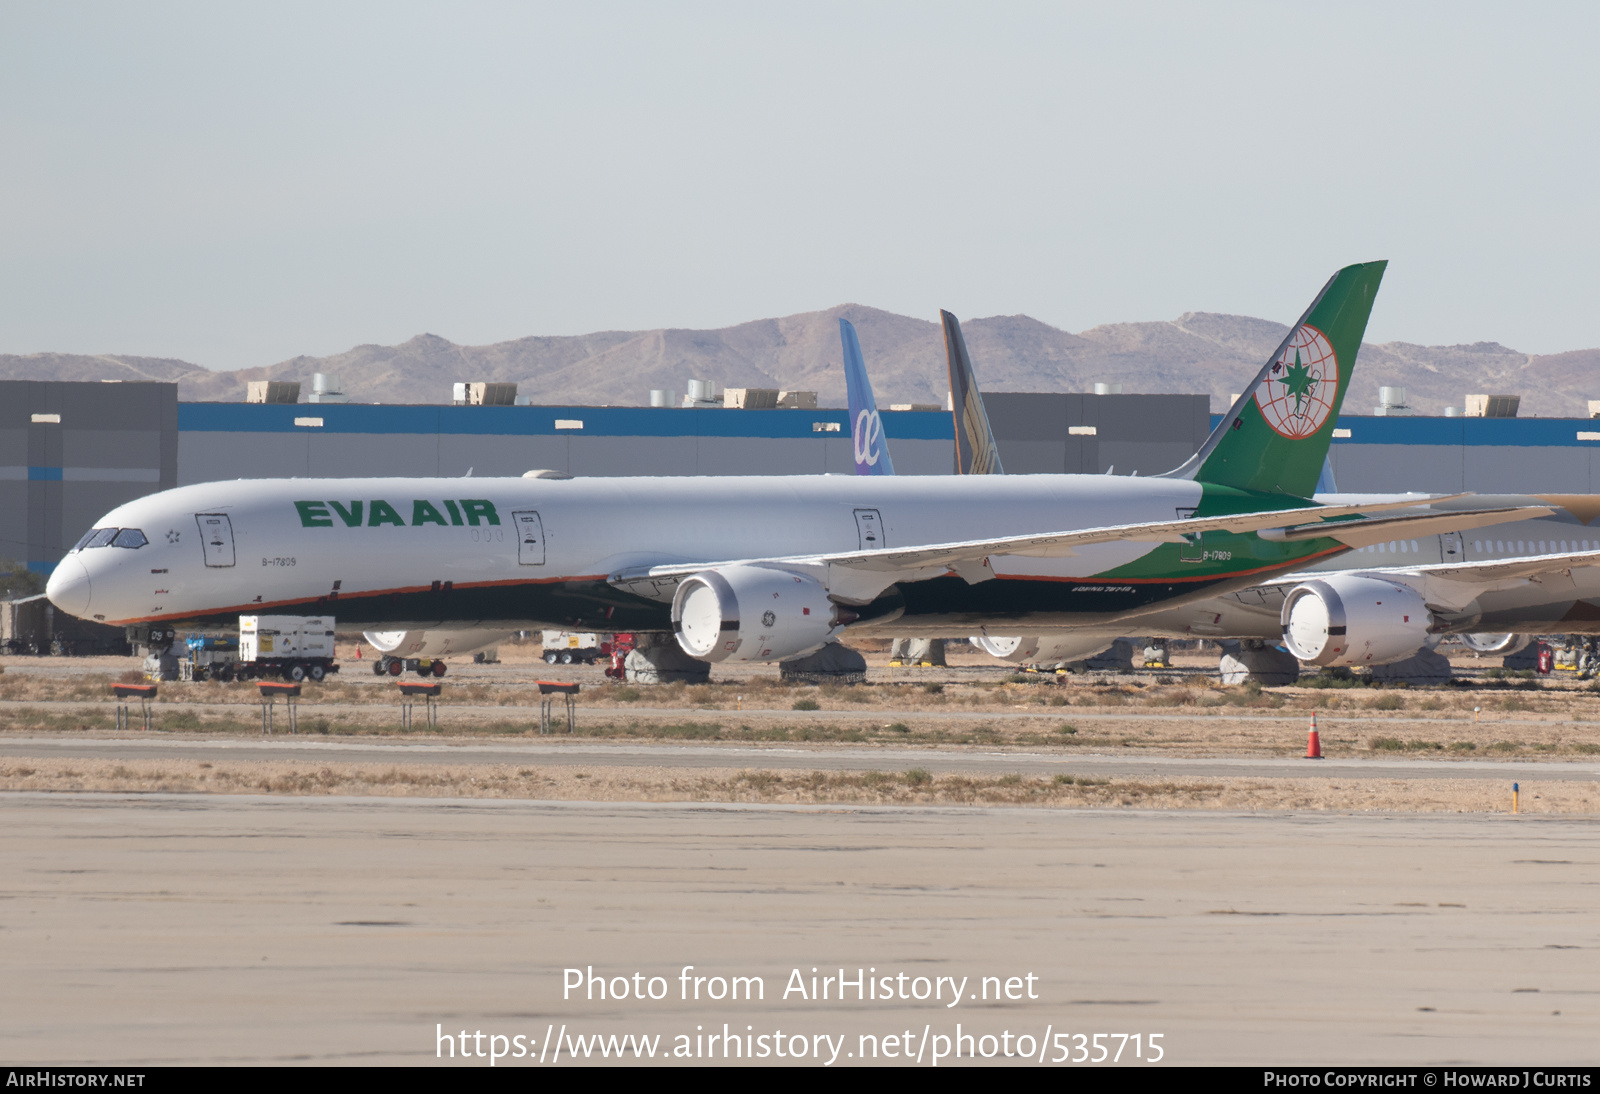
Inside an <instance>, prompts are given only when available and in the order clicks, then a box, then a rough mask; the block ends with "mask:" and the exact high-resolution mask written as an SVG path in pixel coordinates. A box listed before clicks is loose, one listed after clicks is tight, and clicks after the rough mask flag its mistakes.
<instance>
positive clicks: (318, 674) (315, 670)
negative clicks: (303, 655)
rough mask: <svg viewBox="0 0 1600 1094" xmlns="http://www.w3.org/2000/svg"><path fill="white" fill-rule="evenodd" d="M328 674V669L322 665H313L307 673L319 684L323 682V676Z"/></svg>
mask: <svg viewBox="0 0 1600 1094" xmlns="http://www.w3.org/2000/svg"><path fill="white" fill-rule="evenodd" d="M327 674H328V670H327V669H325V668H323V667H322V666H321V665H312V666H311V668H310V669H308V670H307V671H306V675H307V676H309V677H311V679H312V682H313V683H318V684H320V683H322V678H323V677H324V676H326V675H327Z"/></svg>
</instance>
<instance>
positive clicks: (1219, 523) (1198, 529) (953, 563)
mask: <svg viewBox="0 0 1600 1094" xmlns="http://www.w3.org/2000/svg"><path fill="white" fill-rule="evenodd" d="M1466 496H1468V495H1465V494H1454V495H1450V496H1448V497H1431V498H1412V499H1408V500H1406V501H1397V502H1382V503H1378V504H1367V505H1329V506H1321V507H1318V508H1316V509H1277V510H1271V511H1268V512H1261V513H1238V514H1234V515H1231V516H1216V517H1200V518H1195V517H1189V518H1186V519H1183V520H1165V521H1152V522H1149V523H1141V524H1120V525H1108V526H1106V527H1102V528H1082V529H1077V530H1074V531H1070V532H1047V533H1040V534H1035V535H1022V536H1001V537H996V538H993V539H977V540H963V541H959V542H954V543H936V544H928V545H925V546H917V547H902V548H895V547H887V548H878V549H876V550H869V551H841V552H837V553H829V554H816V555H794V556H789V557H779V558H752V559H730V560H727V561H718V562H693V563H677V564H673V565H666V566H651V567H647V568H641V569H638V570H632V571H625V572H622V573H618V574H613V575H612V576H611V578H610V579H609V580H610V583H611V584H612V585H613V586H616V587H618V588H626V589H628V590H629V591H632V592H636V593H639V594H640V595H643V596H648V597H650V598H651V599H662V598H664V597H665V596H669V595H670V590H671V586H673V585H676V583H677V580H678V579H679V578H683V577H688V576H689V575H691V574H695V573H699V572H700V571H702V570H707V569H710V568H712V567H714V566H730V565H768V566H798V567H827V568H829V569H830V570H832V571H833V572H834V573H839V572H840V571H841V570H842V571H844V572H845V573H850V572H855V573H857V574H859V575H861V576H862V577H866V576H868V575H869V574H870V575H881V576H883V577H886V578H887V579H888V580H889V581H898V580H912V579H916V578H920V577H925V576H931V575H930V574H929V573H928V571H934V572H935V573H939V572H944V571H946V570H954V571H955V572H956V573H957V574H959V575H960V576H961V577H963V578H965V579H966V580H967V581H969V582H977V581H984V580H987V579H988V578H991V577H993V576H994V571H993V570H992V569H990V568H989V565H988V559H989V556H991V555H1023V556H1028V557H1033V558H1065V557H1070V556H1072V555H1074V554H1076V553H1077V552H1076V548H1078V547H1082V546H1088V545H1090V544H1095V543H1117V542H1133V543H1184V542H1188V541H1189V537H1191V536H1194V535H1197V534H1199V533H1202V532H1211V531H1218V532H1234V533H1248V532H1262V531H1268V530H1272V529H1281V530H1283V534H1284V538H1288V536H1289V535H1290V534H1291V533H1292V534H1293V535H1294V536H1295V538H1296V539H1308V538H1315V537H1314V536H1313V535H1312V534H1311V533H1310V532H1309V530H1310V529H1312V528H1318V527H1320V528H1323V529H1325V531H1324V533H1323V534H1324V535H1329V536H1332V535H1337V536H1338V537H1339V538H1340V539H1341V541H1343V540H1344V537H1356V536H1359V535H1361V531H1360V530H1361V529H1362V528H1363V527H1364V526H1365V525H1366V524H1367V520H1362V519H1355V520H1334V519H1332V518H1344V517H1359V516H1360V515H1361V514H1363V513H1374V512H1382V511H1387V510H1397V509H1416V508H1418V507H1419V506H1422V505H1429V504H1434V503H1437V502H1440V501H1451V500H1454V499H1455V498H1460V497H1466ZM1547 512H1548V511H1547V510H1545V509H1542V508H1540V507H1538V506H1529V507H1526V508H1507V509H1501V510H1496V511H1495V519H1494V520H1488V519H1486V520H1483V521H1482V522H1481V523H1484V524H1491V523H1496V522H1497V521H1508V520H1519V519H1524V518H1527V517H1531V516H1534V515H1545V514H1547ZM1479 515H1481V514H1476V513H1462V514H1440V513H1437V512H1425V513H1416V514H1412V515H1407V516H1397V517H1387V518H1378V519H1379V520H1381V522H1382V524H1383V528H1384V531H1383V533H1382V535H1378V534H1377V532H1376V529H1371V530H1369V534H1370V535H1371V536H1372V538H1371V542H1374V543H1375V542H1377V541H1378V540H1379V539H1388V538H1390V537H1391V536H1394V535H1397V534H1399V529H1401V528H1405V529H1407V530H1408V531H1409V530H1410V529H1412V528H1417V529H1418V531H1420V530H1421V528H1422V527H1426V528H1427V529H1429V530H1430V531H1432V530H1438V529H1439V528H1441V527H1443V526H1442V525H1441V524H1440V522H1441V520H1443V521H1445V522H1446V523H1448V527H1449V528H1450V529H1451V530H1454V529H1456V528H1460V527H1462V526H1463V524H1465V523H1466V522H1468V521H1471V520H1472V519H1473V518H1474V517H1477V516H1479ZM1313 516H1314V517H1317V518H1320V520H1319V521H1307V520H1306V518H1307V517H1313ZM1369 519H1371V518H1369Z"/></svg>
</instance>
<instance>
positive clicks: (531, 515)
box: [511, 509, 544, 566]
mask: <svg viewBox="0 0 1600 1094" xmlns="http://www.w3.org/2000/svg"><path fill="white" fill-rule="evenodd" d="M511 526H512V527H513V528H515V529H516V530H517V562H518V564H519V565H522V566H543V565H544V524H543V523H542V522H541V521H540V520H539V514H538V513H536V512H534V511H533V510H531V509H530V510H525V511H523V512H520V513H512V514H511Z"/></svg>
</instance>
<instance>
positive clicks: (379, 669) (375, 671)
mask: <svg viewBox="0 0 1600 1094" xmlns="http://www.w3.org/2000/svg"><path fill="white" fill-rule="evenodd" d="M384 671H385V670H384V667H383V659H382V658H379V659H378V660H376V661H374V662H373V663H372V675H374V676H382V675H383V674H384Z"/></svg>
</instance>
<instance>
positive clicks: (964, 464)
mask: <svg viewBox="0 0 1600 1094" xmlns="http://www.w3.org/2000/svg"><path fill="white" fill-rule="evenodd" d="M939 318H940V319H942V320H943V321H944V349H945V356H946V357H947V358H948V359H949V362H950V403H951V408H952V410H953V411H954V413H955V417H956V474H958V475H1003V474H1005V469H1004V468H1003V467H1001V466H1000V449H999V447H998V446H996V444H995V441H994V430H993V429H991V428H989V415H988V414H987V413H986V412H985V411H984V409H983V396H982V395H981V394H979V392H978V381H977V377H975V376H974V375H973V373H972V358H970V357H968V356H967V343H966V340H965V339H964V338H962V337H961V324H960V323H959V322H958V321H957V320H956V317H955V316H953V315H951V314H950V313H949V312H947V311H941V312H940V313H939Z"/></svg>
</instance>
